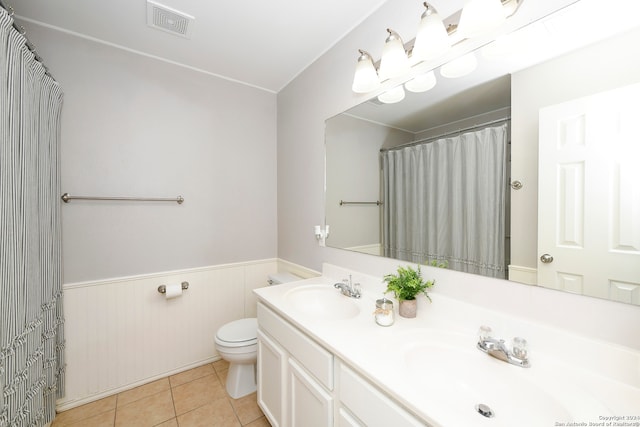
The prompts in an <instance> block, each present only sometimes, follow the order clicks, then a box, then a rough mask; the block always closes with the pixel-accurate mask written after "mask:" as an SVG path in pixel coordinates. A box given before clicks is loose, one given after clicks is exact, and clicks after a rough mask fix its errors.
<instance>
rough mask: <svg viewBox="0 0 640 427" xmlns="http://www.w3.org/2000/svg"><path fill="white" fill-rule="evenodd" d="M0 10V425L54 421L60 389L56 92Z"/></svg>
mask: <svg viewBox="0 0 640 427" xmlns="http://www.w3.org/2000/svg"><path fill="white" fill-rule="evenodd" d="M12 23H13V19H12V18H11V17H10V16H9V14H8V13H7V11H6V10H5V9H4V8H2V7H0V143H1V146H0V426H2V427H4V426H42V425H44V424H46V423H47V422H49V421H51V420H53V417H54V416H55V401H56V399H57V398H58V397H61V396H62V392H63V387H64V379H63V378H64V360H63V350H64V336H63V322H64V321H63V313H62V271H61V264H62V262H61V244H60V231H61V227H60V204H59V199H58V197H59V194H60V179H59V172H58V169H59V166H58V165H59V160H58V158H59V155H58V151H59V150H58V146H59V139H60V113H61V108H62V91H61V89H60V86H59V85H58V83H56V82H55V81H54V80H53V78H51V77H50V76H49V75H46V74H45V69H44V67H43V65H42V64H41V63H40V62H38V61H36V60H35V58H34V54H33V53H32V52H31V51H30V50H29V49H28V48H27V46H26V39H25V37H24V36H23V35H21V34H20V33H19V32H18V31H16V30H15V28H14V27H13V25H12Z"/></svg>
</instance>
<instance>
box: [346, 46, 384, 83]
mask: <svg viewBox="0 0 640 427" xmlns="http://www.w3.org/2000/svg"><path fill="white" fill-rule="evenodd" d="M378 86H380V80H379V79H378V73H376V68H375V66H374V65H373V60H372V59H371V55H369V53H367V52H365V51H363V50H361V51H360V57H359V58H358V64H357V65H356V72H355V74H354V76H353V86H351V89H352V90H353V91H354V92H356V93H367V92H371V91H373V90H375V89H377V88H378Z"/></svg>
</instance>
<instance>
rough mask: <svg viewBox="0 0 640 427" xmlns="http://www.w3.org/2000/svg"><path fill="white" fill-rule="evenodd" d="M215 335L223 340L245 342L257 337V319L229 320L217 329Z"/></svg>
mask: <svg viewBox="0 0 640 427" xmlns="http://www.w3.org/2000/svg"><path fill="white" fill-rule="evenodd" d="M216 337H217V338H218V339H219V340H220V341H225V342H246V341H252V340H254V341H255V340H256V339H257V337H258V319H256V318H255V317H252V318H249V319H240V320H234V321H233V322H229V323H227V324H226V325H224V326H223V327H221V328H220V329H219V330H218V333H217V334H216Z"/></svg>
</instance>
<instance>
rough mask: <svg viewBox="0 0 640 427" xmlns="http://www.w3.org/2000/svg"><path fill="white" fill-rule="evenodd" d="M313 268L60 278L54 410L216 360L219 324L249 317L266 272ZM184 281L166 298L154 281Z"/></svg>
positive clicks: (269, 265) (277, 264) (254, 266)
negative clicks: (60, 374) (62, 381)
mask: <svg viewBox="0 0 640 427" xmlns="http://www.w3.org/2000/svg"><path fill="white" fill-rule="evenodd" d="M278 271H291V272H293V273H295V274H298V275H300V276H302V277H310V276H312V275H315V274H314V273H315V272H312V271H309V270H306V271H305V269H303V268H300V267H297V266H295V265H291V264H289V263H286V262H283V261H279V260H277V259H269V260H259V261H251V262H243V263H236V264H226V265H217V266H211V267H203V268H195V269H188V270H181V271H171V272H164V273H157V274H148V275H142V276H135V277H124V278H116V279H109V280H100V281H95V282H84V283H69V284H65V285H64V312H65V319H66V322H65V338H66V352H65V356H66V363H67V367H66V393H65V397H64V398H62V399H60V400H59V401H58V410H66V409H70V408H72V407H75V406H78V405H81V404H84V403H87V402H90V401H94V400H97V399H100V398H102V397H105V396H108V395H112V394H114V393H118V392H120V391H123V390H127V389H130V388H132V387H135V386H138V385H141V384H144V383H147V382H150V381H153V380H155V379H158V378H162V377H165V376H167V375H171V374H174V373H177V372H180V371H183V370H186V369H190V368H191V367H195V366H199V365H202V364H204V363H208V362H211V361H214V360H217V359H219V356H218V354H217V353H216V351H215V345H214V336H215V333H216V331H217V329H218V328H219V327H220V326H222V325H223V324H225V323H227V322H229V321H232V320H236V319H240V318H243V317H255V315H256V298H255V296H254V295H253V293H252V291H253V289H256V288H259V287H262V286H266V285H267V279H268V275H269V274H271V273H275V272H278ZM182 281H187V282H189V289H187V290H185V291H183V293H182V295H181V296H180V297H177V298H175V299H170V300H167V299H165V297H164V295H163V294H160V293H159V292H158V290H157V288H158V286H159V285H162V284H170V283H180V282H182Z"/></svg>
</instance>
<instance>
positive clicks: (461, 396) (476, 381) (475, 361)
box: [405, 337, 573, 427]
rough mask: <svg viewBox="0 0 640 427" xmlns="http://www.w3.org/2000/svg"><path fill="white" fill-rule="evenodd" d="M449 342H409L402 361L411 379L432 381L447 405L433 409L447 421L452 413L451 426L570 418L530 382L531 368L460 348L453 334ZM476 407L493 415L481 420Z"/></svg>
mask: <svg viewBox="0 0 640 427" xmlns="http://www.w3.org/2000/svg"><path fill="white" fill-rule="evenodd" d="M452 341H453V342H451V343H450V342H446V341H444V342H443V341H441V342H438V341H435V342H431V343H424V342H421V343H416V344H414V345H411V346H409V347H408V348H407V349H406V352H405V362H406V366H407V368H408V370H409V371H410V373H411V378H412V381H417V382H421V383H422V384H425V383H427V382H428V383H429V384H433V385H434V387H433V390H434V391H435V393H437V394H438V396H439V398H440V399H441V398H444V401H446V402H447V405H446V408H442V407H441V408H433V409H435V410H436V411H440V410H442V411H443V412H442V416H443V417H446V419H447V420H449V421H452V418H451V417H452V416H453V417H454V418H457V420H456V421H454V423H453V425H475V424H476V423H478V424H480V423H483V422H484V423H487V422H488V423H490V424H491V425H494V426H503V425H504V426H511V425H518V426H532V427H533V426H543V425H550V426H551V425H554V423H555V422H558V421H562V422H565V421H568V420H572V419H573V417H572V416H571V412H570V411H569V410H567V408H565V406H564V405H562V404H561V403H560V402H559V401H558V400H557V399H556V398H555V397H554V396H553V395H552V394H551V393H548V392H547V391H546V390H545V389H543V388H542V387H540V386H539V385H538V384H534V383H533V382H532V381H529V378H531V376H530V375H535V372H533V371H530V370H529V369H533V368H529V369H525V368H520V367H516V366H512V365H509V364H507V363H505V362H502V361H499V360H497V359H494V358H492V357H491V356H488V355H487V354H485V353H483V352H481V351H479V350H476V349H475V343H468V347H470V348H468V349H467V348H466V347H465V348H464V349H461V348H460V347H459V345H458V343H457V342H456V341H458V339H457V337H453V339H452ZM454 342H455V343H454ZM436 384H437V385H436ZM479 405H485V406H484V407H489V408H490V409H491V411H492V412H493V417H492V418H484V417H483V415H482V414H481V413H479V412H482V411H479V410H478V406H479ZM470 422H472V423H473V424H469V423H470ZM482 425H484V424H482ZM487 425H489V424H487Z"/></svg>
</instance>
